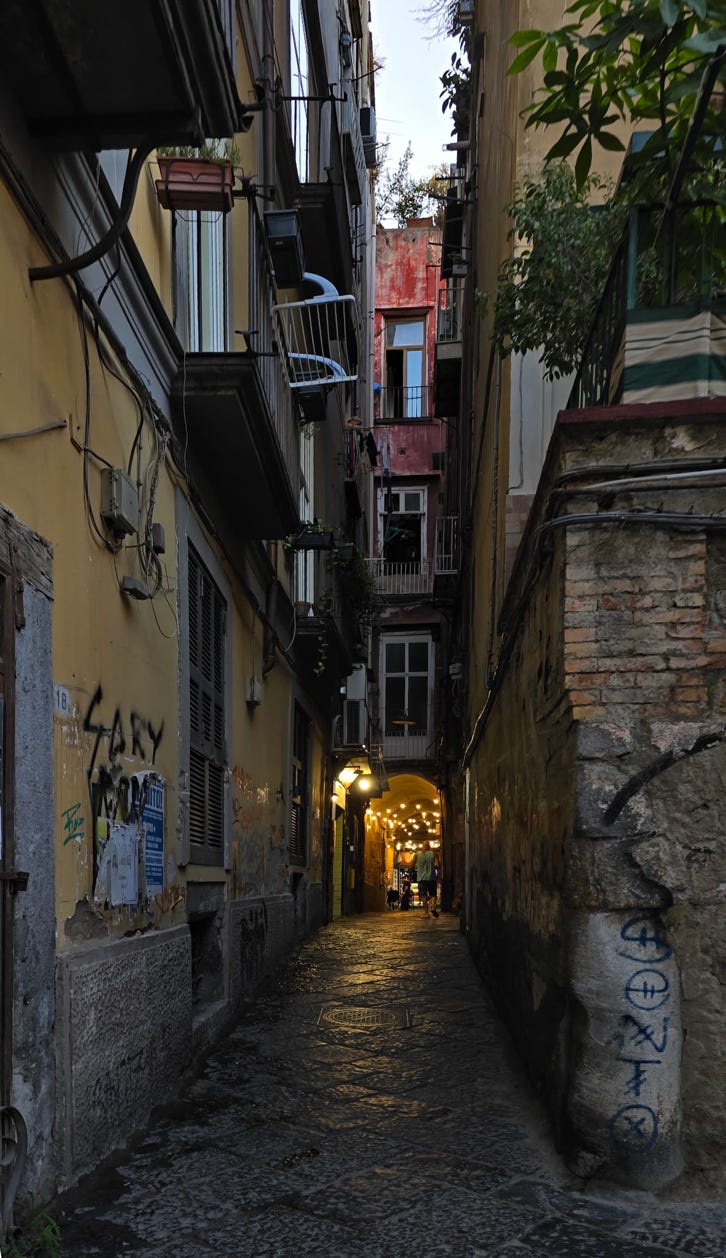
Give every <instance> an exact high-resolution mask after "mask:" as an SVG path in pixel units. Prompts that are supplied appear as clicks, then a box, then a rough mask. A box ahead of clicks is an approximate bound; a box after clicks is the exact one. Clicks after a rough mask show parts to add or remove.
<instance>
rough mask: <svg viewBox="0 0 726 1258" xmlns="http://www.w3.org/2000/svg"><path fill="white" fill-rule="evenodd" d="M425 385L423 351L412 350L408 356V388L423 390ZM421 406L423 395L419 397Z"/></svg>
mask: <svg viewBox="0 0 726 1258" xmlns="http://www.w3.org/2000/svg"><path fill="white" fill-rule="evenodd" d="M422 383H423V350H420V349H410V350H409V351H408V353H407V355H406V388H408V389H415V388H418V389H420V388H421V384H422ZM418 401H419V404H420V402H421V394H420V393H419V396H418Z"/></svg>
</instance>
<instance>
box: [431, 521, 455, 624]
mask: <svg viewBox="0 0 726 1258" xmlns="http://www.w3.org/2000/svg"><path fill="white" fill-rule="evenodd" d="M459 567H460V554H459V517H458V515H443V516H440V517H439V519H438V520H437V521H436V538H435V541H434V582H433V596H434V599H435V601H436V602H438V603H442V602H446V603H448V602H451V600H452V599H453V598H454V595H455V593H456V585H457V577H458V574H459Z"/></svg>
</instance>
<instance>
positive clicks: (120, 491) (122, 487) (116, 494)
mask: <svg viewBox="0 0 726 1258" xmlns="http://www.w3.org/2000/svg"><path fill="white" fill-rule="evenodd" d="M101 515H102V516H103V518H104V520H105V522H106V525H107V527H108V528H109V529H110V531H111V532H112V533H136V532H137V531H138V527H139V493H138V490H137V488H136V485H135V484H134V482H133V481H132V479H131V477H130V476H129V474H128V472H125V471H124V470H123V468H122V467H104V468H103V470H102V471H101Z"/></svg>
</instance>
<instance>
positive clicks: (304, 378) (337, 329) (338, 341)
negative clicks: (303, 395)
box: [272, 294, 359, 389]
mask: <svg viewBox="0 0 726 1258" xmlns="http://www.w3.org/2000/svg"><path fill="white" fill-rule="evenodd" d="M272 313H273V315H274V318H275V322H276V325H277V331H278V341H279V343H280V344H281V345H282V346H283V350H284V352H283V359H284V363H285V369H286V371H287V379H288V382H289V384H290V388H291V389H301V388H309V387H311V386H313V385H321V386H322V385H333V384H345V383H346V382H347V381H353V380H357V379H358V368H357V363H356V360H355V354H352V353H351V343H352V344H353V345H354V346H357V342H358V329H359V318H358V307H357V305H356V300H355V297H352V296H350V295H347V296H344V297H338V296H336V297H332V296H328V295H327V294H326V295H324V296H322V297H313V298H311V299H309V300H308V301H290V302H285V303H283V304H281V305H276V306H273V310H272ZM351 338H352V342H351Z"/></svg>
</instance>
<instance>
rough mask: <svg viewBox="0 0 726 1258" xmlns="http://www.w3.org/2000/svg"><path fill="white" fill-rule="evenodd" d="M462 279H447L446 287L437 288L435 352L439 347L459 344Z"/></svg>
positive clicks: (461, 315)
mask: <svg viewBox="0 0 726 1258" xmlns="http://www.w3.org/2000/svg"><path fill="white" fill-rule="evenodd" d="M464 283H465V281H464V280H449V282H448V284H447V285H446V288H440V289H439V308H438V317H437V320H436V340H437V347H436V348H437V353H438V352H439V347H443V346H453V345H458V346H459V347H460V346H461V336H462V324H463V311H464Z"/></svg>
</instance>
